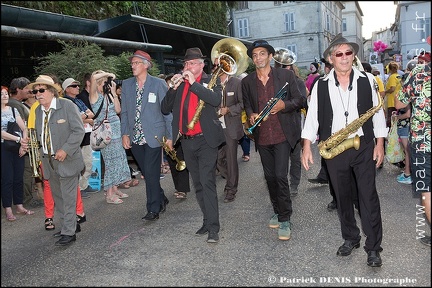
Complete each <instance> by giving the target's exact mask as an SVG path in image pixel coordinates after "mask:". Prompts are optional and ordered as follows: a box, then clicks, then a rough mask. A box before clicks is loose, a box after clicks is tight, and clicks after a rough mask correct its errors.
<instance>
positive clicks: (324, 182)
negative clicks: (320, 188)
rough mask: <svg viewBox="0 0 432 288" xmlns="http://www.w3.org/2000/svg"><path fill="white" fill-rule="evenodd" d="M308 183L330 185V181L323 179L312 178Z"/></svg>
mask: <svg viewBox="0 0 432 288" xmlns="http://www.w3.org/2000/svg"><path fill="white" fill-rule="evenodd" d="M308 181H309V182H310V183H313V184H328V180H325V179H322V178H312V179H308Z"/></svg>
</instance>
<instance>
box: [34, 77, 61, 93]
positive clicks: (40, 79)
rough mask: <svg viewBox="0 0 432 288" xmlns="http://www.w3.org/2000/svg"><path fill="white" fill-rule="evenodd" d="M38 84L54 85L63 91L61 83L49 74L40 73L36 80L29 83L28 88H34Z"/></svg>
mask: <svg viewBox="0 0 432 288" xmlns="http://www.w3.org/2000/svg"><path fill="white" fill-rule="evenodd" d="M36 85H46V86H50V87H54V88H55V89H56V90H57V91H59V92H60V91H62V87H60V85H59V84H57V83H55V82H54V80H53V79H52V78H51V77H50V76H48V75H39V76H38V78H36V81H35V82H33V83H30V84H28V85H27V86H26V88H28V89H33V87H34V86H36Z"/></svg>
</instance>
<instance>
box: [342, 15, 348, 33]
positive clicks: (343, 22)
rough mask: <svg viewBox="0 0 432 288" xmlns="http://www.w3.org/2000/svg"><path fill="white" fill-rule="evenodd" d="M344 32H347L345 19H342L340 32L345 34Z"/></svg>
mask: <svg viewBox="0 0 432 288" xmlns="http://www.w3.org/2000/svg"><path fill="white" fill-rule="evenodd" d="M346 31H347V23H346V18H342V32H346Z"/></svg>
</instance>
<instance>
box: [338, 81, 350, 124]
mask: <svg viewBox="0 0 432 288" xmlns="http://www.w3.org/2000/svg"><path fill="white" fill-rule="evenodd" d="M338 91H339V98H340V99H341V102H342V106H343V109H344V110H345V113H344V115H345V127H347V126H348V115H349V112H348V109H349V102H350V98H351V90H349V89H348V104H347V107H346V108H345V103H344V101H343V99H342V95H341V92H340V87H338Z"/></svg>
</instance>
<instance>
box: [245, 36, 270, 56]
mask: <svg viewBox="0 0 432 288" xmlns="http://www.w3.org/2000/svg"><path fill="white" fill-rule="evenodd" d="M258 47H264V48H266V49H267V50H268V52H269V53H271V54H273V55H274V54H275V49H274V48H273V46H271V45H270V44H269V43H268V42H267V41H265V40H256V41H255V42H253V43H252V46H250V47H249V48H248V49H247V55H248V56H249V57H250V58H252V51H253V50H254V49H255V48H258Z"/></svg>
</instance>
